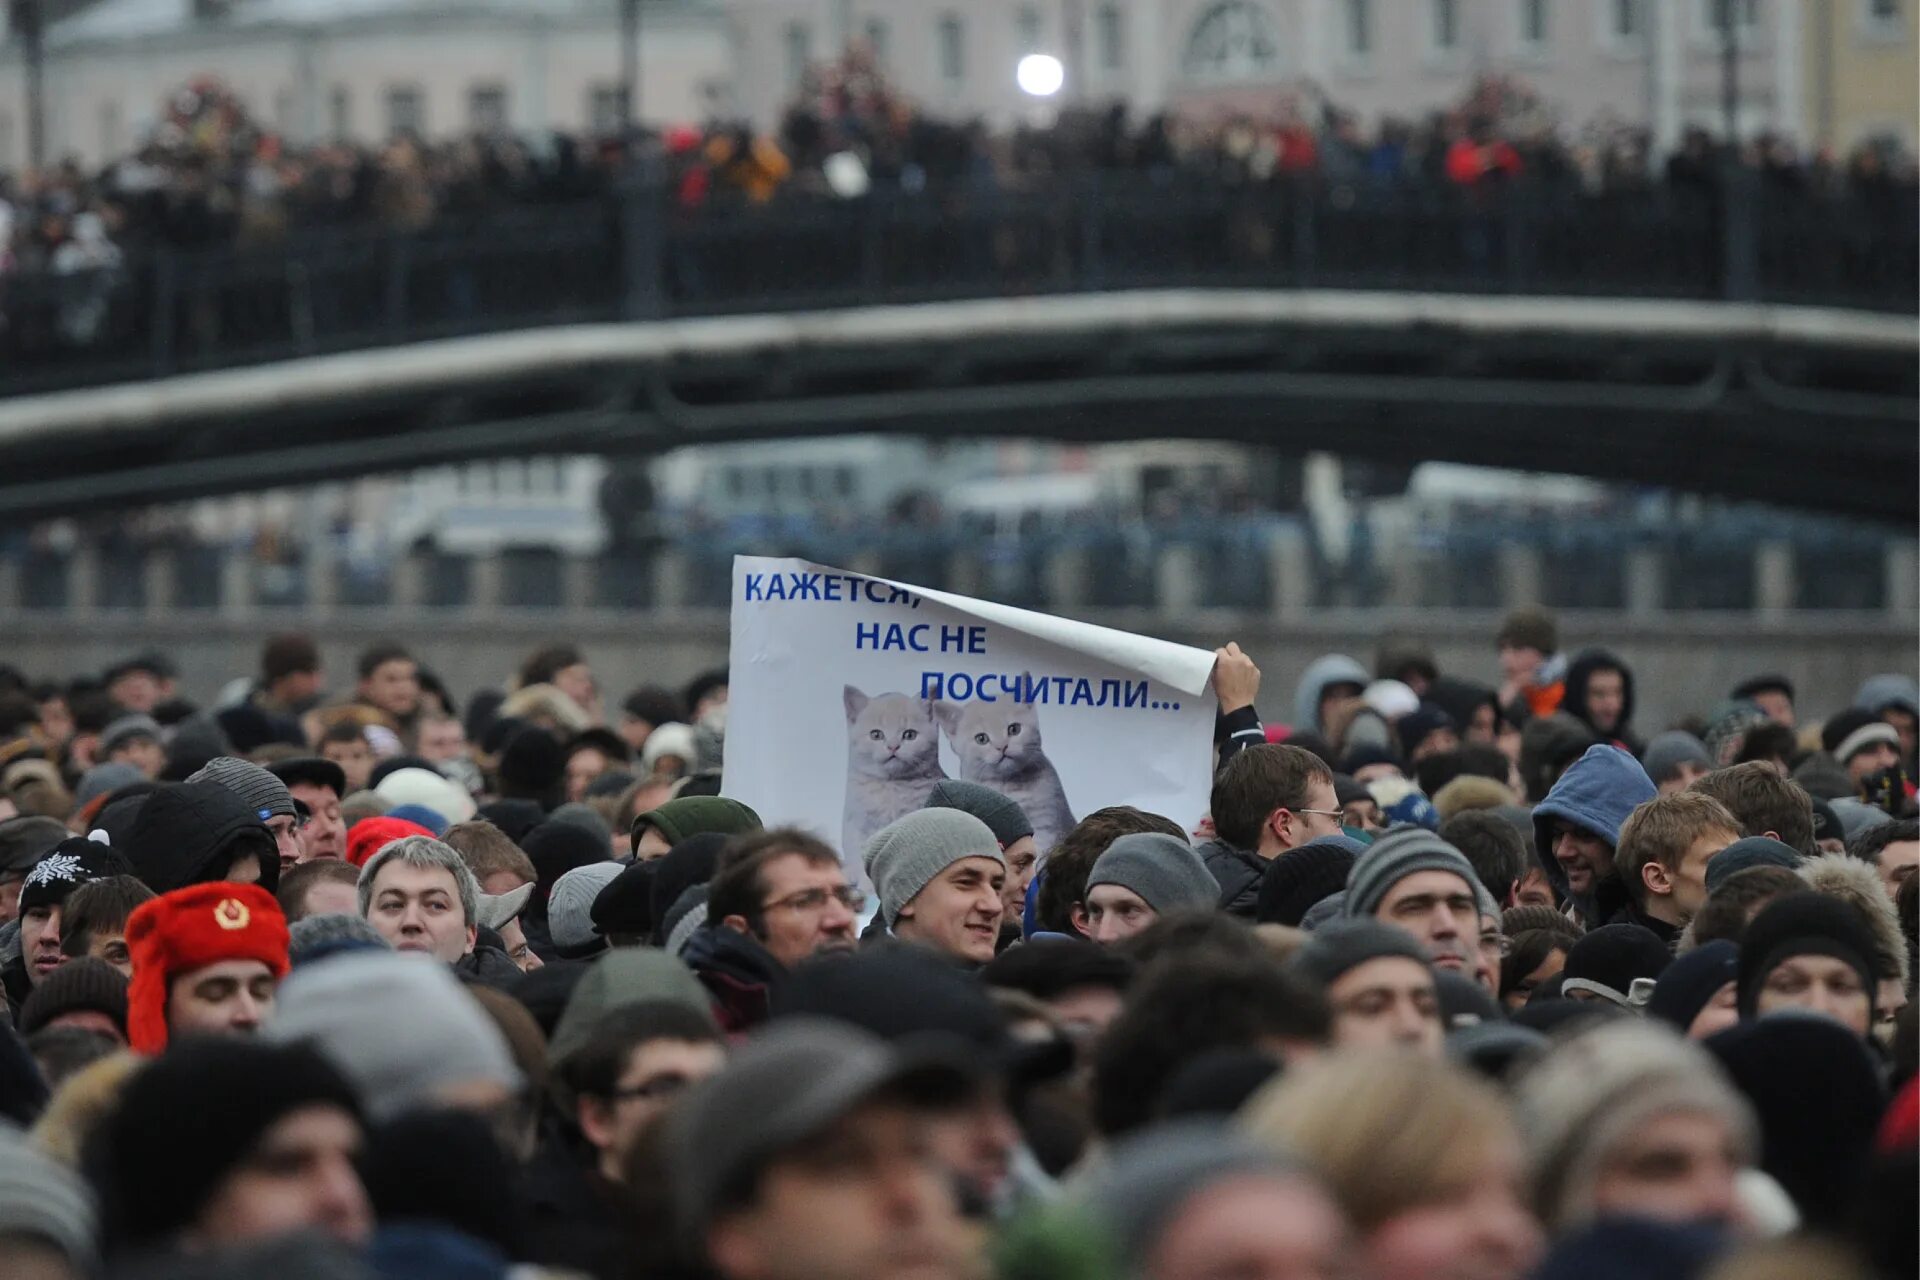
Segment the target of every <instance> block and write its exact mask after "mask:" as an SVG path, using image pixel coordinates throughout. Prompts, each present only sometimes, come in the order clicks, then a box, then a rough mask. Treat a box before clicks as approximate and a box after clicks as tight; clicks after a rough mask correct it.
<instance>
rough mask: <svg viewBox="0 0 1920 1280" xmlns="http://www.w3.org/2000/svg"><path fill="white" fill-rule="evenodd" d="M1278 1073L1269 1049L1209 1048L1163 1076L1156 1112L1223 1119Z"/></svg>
mask: <svg viewBox="0 0 1920 1280" xmlns="http://www.w3.org/2000/svg"><path fill="white" fill-rule="evenodd" d="M1013 949H1014V950H1016V951H1017V950H1019V948H1018V947H1015V948H1013ZM1279 1074H1280V1059H1278V1058H1276V1057H1274V1056H1273V1055H1272V1054H1270V1053H1262V1052H1260V1051H1259V1050H1258V1049H1209V1050H1207V1051H1206V1052H1205V1053H1202V1054H1197V1055H1195V1056H1194V1057H1192V1058H1189V1059H1188V1060H1187V1062H1186V1064H1185V1065H1184V1066H1182V1067H1180V1068H1179V1069H1178V1070H1176V1071H1175V1072H1174V1073H1173V1074H1172V1075H1171V1076H1169V1077H1168V1078H1167V1083H1166V1087H1165V1088H1163V1089H1161V1090H1160V1114H1161V1115H1162V1116H1163V1117H1165V1118H1166V1119H1167V1120H1169V1121H1172V1120H1182V1119H1185V1120H1200V1119H1205V1118H1207V1117H1213V1118H1214V1119H1217V1120H1220V1121H1223V1122H1224V1121H1225V1120H1227V1119H1228V1117H1230V1116H1232V1115H1233V1114H1234V1113H1235V1112H1237V1111H1239V1110H1240V1108H1241V1107H1243V1106H1245V1105H1246V1103H1247V1099H1249V1098H1251V1097H1252V1096H1253V1095H1254V1094H1256V1093H1258V1092H1260V1090H1261V1089H1263V1088H1265V1087H1266V1085H1267V1084H1268V1083H1269V1082H1270V1081H1271V1080H1272V1079H1273V1078H1274V1077H1275V1076H1277V1075H1279Z"/></svg>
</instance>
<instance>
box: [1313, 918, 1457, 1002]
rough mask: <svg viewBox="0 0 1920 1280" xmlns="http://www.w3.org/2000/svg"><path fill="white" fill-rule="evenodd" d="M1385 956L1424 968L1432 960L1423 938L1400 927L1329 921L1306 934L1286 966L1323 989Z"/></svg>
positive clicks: (1367, 921) (1373, 921)
mask: <svg viewBox="0 0 1920 1280" xmlns="http://www.w3.org/2000/svg"><path fill="white" fill-rule="evenodd" d="M1383 956H1405V957H1406V958H1407V959H1409V960H1417V961H1419V962H1420V964H1422V965H1426V964H1428V963H1429V961H1430V958H1429V957H1428V955H1427V949H1426V947H1425V946H1423V945H1422V944H1421V942H1420V939H1418V938H1416V937H1414V936H1413V935H1412V934H1410V933H1408V932H1407V931H1406V930H1405V929H1402V928H1400V927H1399V926H1398V925H1391V924H1387V923H1385V922H1384V921H1380V920H1330V921H1328V922H1327V923H1326V924H1325V925H1323V926H1322V927H1320V928H1319V929H1316V930H1314V931H1313V932H1312V933H1310V934H1308V935H1307V941H1306V945H1304V946H1302V947H1301V948H1300V949H1299V950H1298V951H1296V952H1294V953H1293V956H1292V958H1291V959H1289V960H1288V961H1287V967H1288V968H1289V969H1291V970H1293V972H1295V973H1297V974H1299V975H1300V976H1301V977H1303V978H1306V979H1309V980H1310V981H1312V982H1314V983H1317V984H1318V985H1320V986H1323V987H1324V986H1327V985H1328V984H1329V983H1331V982H1333V981H1334V979H1336V978H1338V977H1339V976H1340V975H1341V974H1343V973H1345V972H1346V971H1347V970H1349V969H1354V968H1358V967H1359V966H1361V965H1363V964H1365V963H1366V962H1367V961H1369V960H1378V959H1380V958H1381V957H1383Z"/></svg>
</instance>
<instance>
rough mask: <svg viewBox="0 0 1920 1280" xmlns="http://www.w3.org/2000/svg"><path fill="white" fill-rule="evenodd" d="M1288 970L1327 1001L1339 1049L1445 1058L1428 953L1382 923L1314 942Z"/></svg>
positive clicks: (1348, 923)
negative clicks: (1401, 1049) (1394, 1049)
mask: <svg viewBox="0 0 1920 1280" xmlns="http://www.w3.org/2000/svg"><path fill="white" fill-rule="evenodd" d="M1287 967H1288V968H1289V969H1291V970H1292V971H1293V972H1295V973H1297V974H1299V975H1300V976H1301V977H1303V978H1306V979H1308V980H1310V981H1312V982H1313V983H1315V984H1316V985H1318V986H1319V987H1320V988H1322V989H1323V990H1324V991H1325V992H1326V993H1327V1007H1328V1008H1329V1009H1330V1010H1331V1011H1332V1013H1333V1043H1334V1045H1336V1046H1352V1047H1355V1048H1386V1047H1392V1046H1402V1047H1405V1048H1410V1049H1413V1050H1414V1051H1416V1052H1419V1053H1423V1054H1425V1055H1427V1056H1428V1057H1430V1058H1438V1057H1439V1056H1440V1054H1441V1050H1442V1046H1443V1044H1444V1041H1445V1031H1446V1029H1445V1028H1444V1027H1443V1026H1442V1025H1441V1022H1440V996H1439V993H1438V991H1436V989H1435V986H1434V980H1433V966H1432V965H1431V964H1430V963H1428V960H1427V949H1426V947H1425V946H1424V945H1422V943H1421V942H1420V940H1419V939H1418V938H1416V937H1414V936H1413V935H1412V934H1410V933H1408V932H1407V931H1406V930H1405V929H1402V928H1399V927H1397V926H1395V925H1391V924H1386V923H1383V922H1381V921H1379V920H1335V921H1332V922H1330V923H1329V924H1327V925H1326V926H1325V927H1323V928H1321V929H1318V930H1316V931H1315V932H1313V933H1311V934H1309V935H1308V936H1307V942H1306V945H1305V946H1303V947H1301V948H1300V950H1298V951H1296V952H1294V954H1293V958H1292V959H1291V960H1289V961H1288V962H1287Z"/></svg>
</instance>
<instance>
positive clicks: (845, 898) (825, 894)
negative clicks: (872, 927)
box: [760, 884, 867, 915]
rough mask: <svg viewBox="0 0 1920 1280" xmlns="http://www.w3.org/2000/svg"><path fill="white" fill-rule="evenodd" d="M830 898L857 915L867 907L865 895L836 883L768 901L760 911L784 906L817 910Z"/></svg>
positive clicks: (791, 908)
mask: <svg viewBox="0 0 1920 1280" xmlns="http://www.w3.org/2000/svg"><path fill="white" fill-rule="evenodd" d="M829 898H832V899H834V900H835V901H837V902H838V903H839V904H840V905H841V906H843V907H845V908H846V909H847V910H849V911H851V912H853V913H854V914H855V915H859V914H860V913H861V912H862V911H864V910H866V907H867V895H866V894H864V893H862V892H860V890H858V889H855V888H854V887H852V886H851V885H844V884H843V885H838V886H836V887H834V888H832V889H802V890H801V891H800V892H799V893H792V894H788V895H787V896H786V897H784V898H781V899H778V900H777V901H774V902H769V903H768V904H767V905H766V906H764V907H762V908H760V909H761V910H762V911H776V910H779V909H780V908H782V907H784V908H786V909H788V910H790V911H803V912H804V911H819V910H822V909H823V908H825V907H826V905H827V899H829Z"/></svg>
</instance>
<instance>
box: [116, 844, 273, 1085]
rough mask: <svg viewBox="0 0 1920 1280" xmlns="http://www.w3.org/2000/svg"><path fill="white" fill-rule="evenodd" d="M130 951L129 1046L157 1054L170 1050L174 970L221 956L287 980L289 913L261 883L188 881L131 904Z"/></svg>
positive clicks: (200, 965) (212, 961) (215, 960)
mask: <svg viewBox="0 0 1920 1280" xmlns="http://www.w3.org/2000/svg"><path fill="white" fill-rule="evenodd" d="M127 950H128V951H129V952H130V953H131V954H132V956H133V982H132V983H131V984H130V985H129V986H128V988H127V1043H128V1044H129V1045H131V1046H132V1048H133V1050H134V1051H135V1052H136V1053H159V1052H161V1051H162V1050H163V1049H165V1048H166V1047H167V986H168V984H169V983H171V982H172V981H173V979H174V977H175V975H177V974H181V973H188V972H191V971H192V970H194V969H204V968H206V967H207V966H208V965H210V964H218V963H219V962H220V961H222V960H258V961H260V962H261V963H262V964H264V965H266V966H267V968H268V969H269V970H270V971H271V972H272V974H273V976H274V977H276V978H284V977H285V976H286V974H287V918H286V917H285V916H284V915H282V914H281V913H280V904H279V903H277V902H275V901H274V900H273V895H272V894H270V893H268V892H267V891H266V890H265V889H262V888H261V887H260V886H259V885H256V884H230V883H227V882H225V881H214V882H213V883H211V884H196V885H189V886H187V887H186V888H184V889H175V890H174V891H173V892H172V893H163V894H161V895H160V896H159V897H157V898H152V899H149V900H148V901H146V902H143V903H141V904H140V905H139V906H137V907H135V908H134V909H133V914H132V915H131V916H129V917H127Z"/></svg>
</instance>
